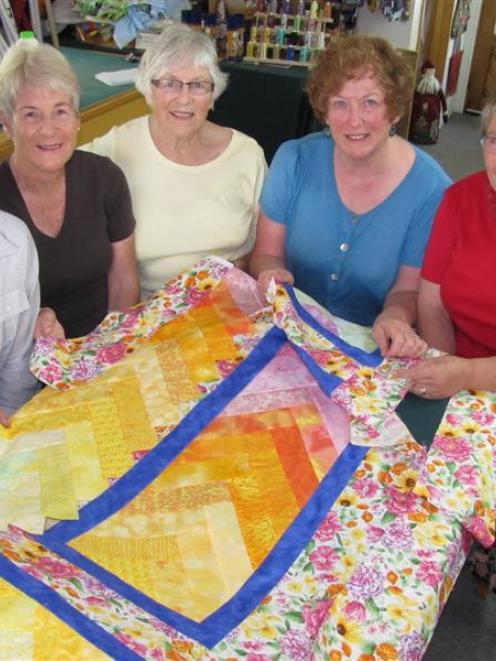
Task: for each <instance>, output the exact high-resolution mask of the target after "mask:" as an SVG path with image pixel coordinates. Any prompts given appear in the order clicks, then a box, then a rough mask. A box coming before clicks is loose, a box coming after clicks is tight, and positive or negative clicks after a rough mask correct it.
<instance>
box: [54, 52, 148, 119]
mask: <svg viewBox="0 0 496 661" xmlns="http://www.w3.org/2000/svg"><path fill="white" fill-rule="evenodd" d="M60 50H61V52H62V53H63V54H64V55H65V56H66V57H67V59H68V60H69V62H70V63H71V65H72V67H73V68H74V71H75V72H76V75H77V77H78V80H79V84H80V86H81V108H86V107H87V106H90V105H93V104H94V103H98V102H99V101H103V100H105V99H107V98H109V97H112V96H115V95H116V94H120V93H121V92H125V91H127V90H131V89H134V85H115V86H110V85H105V83H102V82H100V81H99V80H97V79H96V78H95V74H96V73H100V72H102V71H118V70H120V69H133V68H136V66H137V65H136V63H131V62H128V61H127V60H126V57H125V56H124V55H119V54H115V55H114V54H113V53H102V52H98V51H91V50H83V49H80V48H61V49H60Z"/></svg>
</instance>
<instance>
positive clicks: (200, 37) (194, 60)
mask: <svg viewBox="0 0 496 661" xmlns="http://www.w3.org/2000/svg"><path fill="white" fill-rule="evenodd" d="M187 65H191V66H194V67H199V68H202V69H207V71H208V72H209V74H210V77H211V78H212V82H213V84H214V93H213V98H214V101H215V100H216V99H218V98H219V96H220V95H221V94H222V92H223V91H224V90H225V89H226V85H227V78H228V76H227V74H225V73H223V72H222V71H221V70H220V69H219V65H218V58H217V52H216V50H215V47H214V45H213V43H212V41H211V40H210V38H209V37H207V35H206V34H203V33H202V32H197V31H194V30H192V29H191V28H189V27H188V26H187V25H183V24H181V23H174V24H171V25H168V26H167V27H166V28H165V29H164V30H163V31H162V33H161V34H160V36H159V37H158V38H157V40H156V41H154V42H153V43H152V45H151V46H150V47H149V48H147V49H146V51H145V52H144V54H143V57H142V58H141V62H140V65H139V68H138V75H137V78H136V83H135V84H136V89H137V90H138V91H139V92H141V93H142V94H143V96H144V97H145V99H146V101H147V103H148V104H149V105H150V103H151V97H152V82H151V81H152V80H154V79H156V78H160V77H161V76H163V75H164V74H166V73H167V72H168V71H170V70H171V69H173V68H176V67H178V66H187Z"/></svg>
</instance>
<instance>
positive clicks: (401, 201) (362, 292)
mask: <svg viewBox="0 0 496 661" xmlns="http://www.w3.org/2000/svg"><path fill="white" fill-rule="evenodd" d="M411 93H412V72H411V71H410V68H409V67H408V65H407V63H406V62H405V61H404V59H403V57H402V56H401V55H400V54H399V53H397V52H396V51H395V50H394V49H393V48H392V47H391V46H390V44H389V43H388V42H386V41H384V40H383V39H380V38H376V37H359V36H357V37H348V38H342V39H339V40H338V41H336V42H331V43H330V44H329V46H328V48H327V49H326V51H324V52H323V54H322V56H321V57H320V59H319V61H318V63H317V66H316V67H315V68H314V69H313V70H312V72H311V74H310V77H309V83H308V94H309V98H310V103H311V104H312V107H313V109H314V111H315V113H316V115H317V117H318V118H319V119H320V120H321V121H322V122H323V123H324V124H326V126H327V128H326V130H325V131H323V132H321V133H315V134H311V135H308V136H306V137H304V138H301V139H299V140H291V141H290V142H287V143H285V144H283V145H282V146H281V147H280V149H279V150H278V152H277V154H276V156H275V158H274V161H273V163H272V165H271V168H270V170H269V174H268V178H267V180H266V182H265V185H264V190H263V194H262V199H261V215H260V219H259V224H258V235H257V243H256V247H255V251H254V253H253V256H252V259H251V263H250V270H251V272H252V274H253V275H254V276H256V277H258V281H259V287H260V289H261V290H262V291H265V289H266V287H267V284H268V282H269V280H270V279H271V278H272V277H275V279H276V280H278V281H280V282H289V283H294V284H295V285H296V287H298V288H299V289H301V290H302V291H304V292H306V293H307V294H309V295H310V296H312V297H313V298H314V299H316V300H317V301H318V302H319V303H320V304H321V305H323V306H324V307H325V308H327V309H328V310H329V311H330V312H331V313H332V314H334V315H336V316H339V317H341V318H344V319H347V320H349V321H352V322H355V323H359V324H362V325H366V326H373V334H374V337H375V340H376V342H377V344H378V346H379V348H380V350H381V352H382V353H383V355H411V356H414V355H419V354H421V353H422V352H423V351H424V350H425V346H426V345H425V343H424V342H423V341H422V340H420V338H419V337H418V336H417V335H416V333H415V331H414V328H413V327H414V326H415V323H416V299H417V289H418V285H419V280H420V267H421V264H422V258H423V255H424V250H425V246H426V243H427V240H428V238H429V233H430V229H431V224H432V220H433V217H434V215H435V213H436V209H437V206H438V204H439V202H440V200H441V197H442V194H443V191H444V189H445V188H447V186H448V185H449V184H450V179H449V178H448V176H447V175H446V174H445V172H444V171H443V170H442V169H441V167H440V166H439V165H438V164H437V163H436V162H435V161H434V160H433V159H432V158H430V157H429V156H427V155H426V154H425V153H423V152H422V151H420V150H417V149H416V148H415V147H413V146H412V145H411V144H409V143H408V142H407V141H406V140H404V139H403V138H401V137H399V136H398V135H396V124H397V123H398V121H399V119H400V118H401V116H402V115H403V114H404V113H405V112H406V110H407V108H408V106H409V103H410V99H411Z"/></svg>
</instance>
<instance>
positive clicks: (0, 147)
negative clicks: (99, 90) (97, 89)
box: [0, 90, 150, 161]
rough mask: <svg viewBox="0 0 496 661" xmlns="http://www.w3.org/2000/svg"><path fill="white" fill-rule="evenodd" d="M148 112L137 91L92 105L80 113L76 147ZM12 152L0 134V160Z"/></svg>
mask: <svg viewBox="0 0 496 661" xmlns="http://www.w3.org/2000/svg"><path fill="white" fill-rule="evenodd" d="M149 112H150V109H149V108H148V106H147V105H146V101H145V99H144V98H143V96H142V95H141V94H140V93H139V92H138V91H137V90H129V91H127V92H121V93H120V94H115V95H114V96H111V97H109V98H108V99H104V100H103V101H99V102H98V103H94V104H93V105H91V106H88V107H87V108H83V110H82V111H81V130H80V132H79V135H78V145H82V144H85V143H86V142H90V141H91V140H93V139H94V138H96V137H98V136H100V135H103V134H104V133H106V132H107V131H109V130H110V129H111V128H112V126H119V125H120V124H124V123H125V122H127V121H129V120H130V119H134V118H135V117H141V116H142V115H146V114H148V113H149ZM12 150H13V144H12V141H11V140H10V138H8V137H7V136H6V135H5V133H2V132H0V160H2V161H3V160H4V159H6V158H7V157H8V156H10V154H11V153H12Z"/></svg>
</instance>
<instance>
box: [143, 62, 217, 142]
mask: <svg viewBox="0 0 496 661" xmlns="http://www.w3.org/2000/svg"><path fill="white" fill-rule="evenodd" d="M164 79H173V80H180V81H181V82H183V83H190V82H192V81H204V82H211V78H210V75H209V72H208V70H207V69H204V68H201V67H195V66H182V67H176V68H174V69H170V70H169V71H167V72H166V73H164V74H163V75H162V76H161V77H160V79H159V80H164ZM212 98H213V93H212V92H209V93H208V94H203V95H197V94H192V93H191V90H190V88H189V87H188V86H187V85H183V88H182V90H181V91H180V92H178V91H173V90H168V89H163V88H159V87H153V86H152V98H151V103H152V108H153V116H154V118H155V120H156V122H157V127H158V129H159V131H160V132H162V133H163V134H164V135H165V136H172V137H174V138H176V139H190V138H192V137H194V136H195V135H196V134H197V133H198V132H199V131H200V129H201V127H202V126H203V124H204V123H205V121H206V119H207V114H208V111H209V108H210V106H211V104H212Z"/></svg>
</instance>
